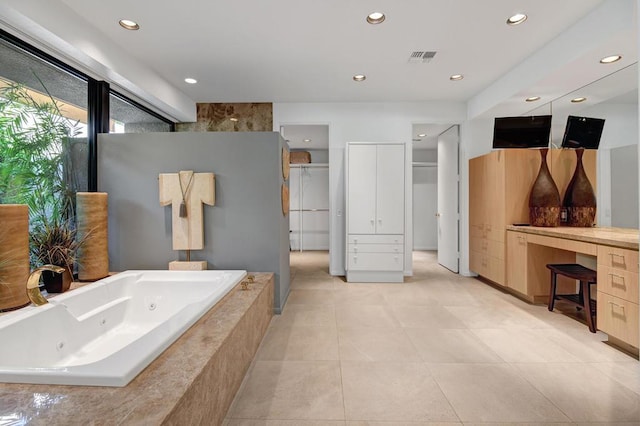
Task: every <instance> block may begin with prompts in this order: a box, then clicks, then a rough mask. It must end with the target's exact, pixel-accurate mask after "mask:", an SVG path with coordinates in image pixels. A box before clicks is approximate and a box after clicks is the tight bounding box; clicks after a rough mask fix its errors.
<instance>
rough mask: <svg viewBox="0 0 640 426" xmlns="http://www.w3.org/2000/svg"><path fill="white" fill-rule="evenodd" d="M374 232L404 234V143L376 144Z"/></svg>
mask: <svg viewBox="0 0 640 426" xmlns="http://www.w3.org/2000/svg"><path fill="white" fill-rule="evenodd" d="M376 162H377V169H378V173H377V190H376V193H377V194H376V233H377V234H404V173H405V170H404V163H405V155H404V144H394V145H378V158H377V161H376Z"/></svg>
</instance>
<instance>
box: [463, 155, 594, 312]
mask: <svg viewBox="0 0 640 426" xmlns="http://www.w3.org/2000/svg"><path fill="white" fill-rule="evenodd" d="M547 162H548V164H549V170H550V171H551V175H552V177H553V179H554V181H555V182H556V184H557V185H558V188H559V191H560V197H561V199H562V197H563V195H564V190H565V189H566V187H567V185H568V184H569V181H570V180H571V177H572V175H573V172H574V170H575V166H576V155H575V152H574V151H572V150H560V149H552V150H549V154H548V156H547ZM583 165H584V167H585V170H586V172H587V176H588V177H589V180H591V182H592V184H593V187H594V190H595V170H596V151H594V150H588V151H585V153H584V156H583ZM539 169H540V152H539V150H536V149H509V150H501V151H493V152H491V153H489V154H486V155H483V156H480V157H476V158H472V159H470V160H469V269H471V270H472V271H473V272H476V273H477V274H478V275H480V276H482V277H484V278H486V279H488V280H490V281H493V282H494V283H496V284H499V285H501V286H508V287H511V288H513V289H514V290H516V291H518V292H519V293H522V294H523V295H525V296H526V297H527V298H529V299H531V300H533V299H534V298H535V297H540V296H541V295H540V294H539V293H540V292H541V291H540V289H539V288H538V287H539V286H536V288H535V289H534V288H529V289H527V291H526V292H523V291H522V290H524V288H523V286H522V285H521V283H519V282H518V279H517V277H518V273H517V272H516V270H519V267H520V266H522V265H519V266H518V265H516V267H515V269H513V270H508V269H507V268H508V263H509V262H510V261H509V256H508V252H509V251H511V247H508V245H509V244H508V241H507V232H506V227H507V226H508V225H512V224H514V223H528V222H529V193H530V191H531V186H532V185H533V182H534V181H535V179H536V176H537V175H538V171H539ZM516 243H517V239H516V240H513V241H512V244H511V245H512V248H513V249H514V250H517V248H518V246H517V244H516ZM511 257H512V258H513V257H514V256H511ZM574 260H575V257H574ZM510 276H511V279H509V277H510Z"/></svg>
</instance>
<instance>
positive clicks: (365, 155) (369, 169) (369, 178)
mask: <svg viewBox="0 0 640 426" xmlns="http://www.w3.org/2000/svg"><path fill="white" fill-rule="evenodd" d="M347 161H348V162H349V165H348V173H349V175H348V176H347V179H348V185H347V187H348V192H349V193H348V194H347V203H348V206H347V208H348V216H347V217H348V224H347V225H348V232H349V234H375V232H376V222H375V221H376V189H375V188H376V147H375V145H356V144H354V145H349V158H348V160H347Z"/></svg>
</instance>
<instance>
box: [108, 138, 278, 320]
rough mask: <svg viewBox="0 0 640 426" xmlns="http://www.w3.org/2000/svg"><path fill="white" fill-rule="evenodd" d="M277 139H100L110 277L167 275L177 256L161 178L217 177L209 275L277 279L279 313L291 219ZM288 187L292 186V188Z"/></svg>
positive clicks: (210, 216) (198, 256)
mask: <svg viewBox="0 0 640 426" xmlns="http://www.w3.org/2000/svg"><path fill="white" fill-rule="evenodd" d="M283 143H284V141H283V140H282V138H281V137H280V135H279V134H278V133H274V132H246V133H238V132H229V133H227V132H212V133H200V132H198V133H189V132H185V133H138V134H102V135H100V136H99V138H98V144H99V145H98V189H99V191H104V192H107V193H108V194H109V262H110V268H111V270H112V271H123V270H126V269H167V268H168V266H167V264H168V262H170V261H172V260H177V259H178V258H179V259H180V260H184V259H185V257H184V254H183V253H180V256H178V252H176V251H173V250H172V248H171V246H172V238H171V207H169V206H167V207H162V206H160V202H159V199H158V197H159V194H158V175H159V174H160V173H176V172H178V171H180V170H194V171H195V172H213V173H215V185H216V202H215V206H213V207H211V206H204V228H205V229H204V234H205V235H204V242H205V248H204V250H197V251H192V252H191V259H192V260H207V261H208V262H209V269H246V270H248V271H254V272H274V273H275V274H276V276H275V284H276V285H275V304H274V306H275V310H276V312H277V313H279V312H280V311H281V309H282V307H283V306H284V303H285V301H286V298H287V296H288V294H289V216H288V215H287V216H286V217H285V216H283V214H282V207H281V201H280V191H281V189H280V188H281V184H282V182H283V179H282V164H281V158H282V157H281V151H280V150H281V148H282V145H283ZM287 184H288V182H287Z"/></svg>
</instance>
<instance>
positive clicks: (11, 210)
mask: <svg viewBox="0 0 640 426" xmlns="http://www.w3.org/2000/svg"><path fill="white" fill-rule="evenodd" d="M0 223H1V224H2V227H1V228H0V310H2V311H4V310H10V309H16V308H21V307H23V306H26V305H28V304H29V298H28V297H27V290H26V289H27V279H28V278H29V208H28V207H27V206H26V205H24V204H0Z"/></svg>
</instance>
